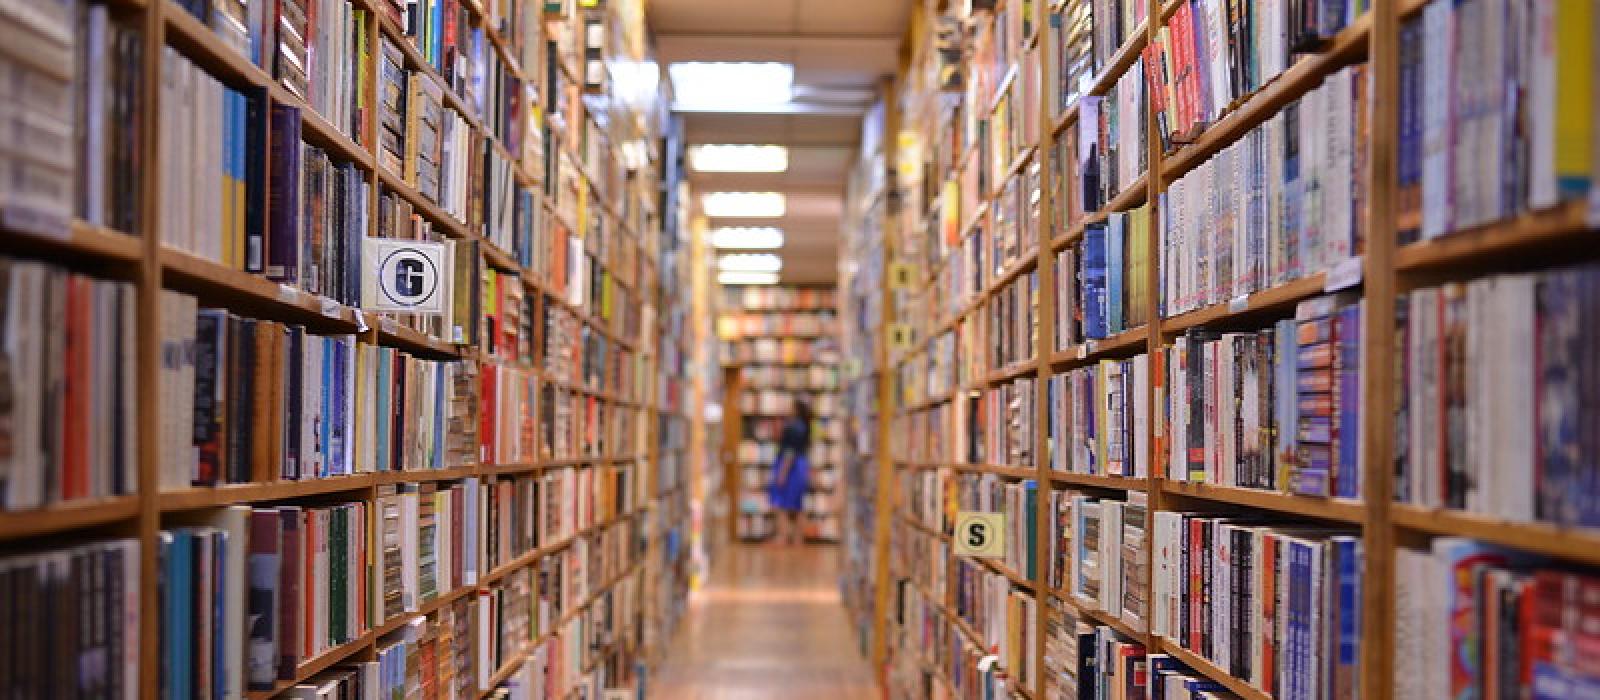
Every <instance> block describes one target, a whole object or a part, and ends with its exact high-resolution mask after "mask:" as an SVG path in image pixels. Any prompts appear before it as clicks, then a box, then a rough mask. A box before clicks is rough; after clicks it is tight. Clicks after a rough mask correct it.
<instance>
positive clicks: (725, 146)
mask: <svg viewBox="0 0 1600 700" xmlns="http://www.w3.org/2000/svg"><path fill="white" fill-rule="evenodd" d="M689 167H691V168H693V169H694V170H695V172H701V173H781V172H783V171H785V170H788V169H789V149H787V148H784V147H783V146H758V145H754V144H737V143H712V144H703V145H699V146H690V147H689Z"/></svg>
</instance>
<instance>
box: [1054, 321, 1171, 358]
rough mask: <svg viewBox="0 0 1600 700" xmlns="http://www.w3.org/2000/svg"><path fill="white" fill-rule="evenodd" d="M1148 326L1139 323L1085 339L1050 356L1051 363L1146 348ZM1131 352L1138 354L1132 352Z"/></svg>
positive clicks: (1106, 356) (1107, 355)
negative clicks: (1109, 334)
mask: <svg viewBox="0 0 1600 700" xmlns="http://www.w3.org/2000/svg"><path fill="white" fill-rule="evenodd" d="M1149 337H1150V327H1149V325H1147V324H1140V325H1139V326H1137V327H1135V328H1130V329H1128V330H1126V331H1123V332H1121V333H1118V334H1116V335H1113V336H1110V337H1108V338H1101V339H1098V340H1087V341H1084V342H1082V343H1079V344H1077V345H1074V346H1072V347H1071V348H1069V349H1067V350H1062V351H1060V352H1057V353H1055V354H1053V355H1051V356H1050V364H1051V365H1063V364H1075V363H1081V362H1089V361H1092V360H1099V359H1103V358H1110V357H1116V356H1120V355H1121V354H1122V353H1124V352H1132V351H1139V350H1145V349H1147V347H1146V343H1147V342H1148V340H1149ZM1132 354H1138V353H1137V352H1132Z"/></svg>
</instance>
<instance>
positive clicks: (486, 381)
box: [478, 363, 500, 464]
mask: <svg viewBox="0 0 1600 700" xmlns="http://www.w3.org/2000/svg"><path fill="white" fill-rule="evenodd" d="M486 364H487V363H486ZM499 371H500V367H499V366H498V365H488V366H486V367H484V368H483V374H482V377H483V379H482V382H483V387H482V390H481V392H480V393H481V394H482V395H481V396H479V401H480V402H481V404H480V405H481V410H480V411H479V412H478V451H479V453H480V454H479V455H478V460H479V461H481V462H482V463H484V464H497V463H498V462H497V460H498V455H496V454H495V432H494V423H495V420H494V415H495V411H494V406H495V399H494V386H495V375H496V374H498V373H499Z"/></svg>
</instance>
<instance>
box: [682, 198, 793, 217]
mask: <svg viewBox="0 0 1600 700" xmlns="http://www.w3.org/2000/svg"><path fill="white" fill-rule="evenodd" d="M702 201H703V203H704V204H705V214H706V216H709V217H713V218H717V217H721V218H730V219H772V218H777V217H780V216H783V212H784V198H783V193H781V192H708V193H706V196H705V199H704V200H702Z"/></svg>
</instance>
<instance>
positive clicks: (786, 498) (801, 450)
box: [767, 418, 811, 512]
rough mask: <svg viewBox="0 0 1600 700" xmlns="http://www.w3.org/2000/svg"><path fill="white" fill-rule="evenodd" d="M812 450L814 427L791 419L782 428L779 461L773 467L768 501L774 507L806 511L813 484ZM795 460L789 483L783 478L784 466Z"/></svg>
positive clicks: (779, 442) (790, 470)
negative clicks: (804, 509) (808, 492)
mask: <svg viewBox="0 0 1600 700" xmlns="http://www.w3.org/2000/svg"><path fill="white" fill-rule="evenodd" d="M810 447H811V426H808V425H806V424H805V422H804V421H801V420H799V419H796V418H790V419H789V421H788V422H787V423H785V424H784V426H783V437H782V438H781V439H780V440H779V441H778V458H777V459H776V460H774V461H773V463H772V485H771V486H768V487H767V498H768V500H770V501H771V502H772V507H773V508H777V509H779V510H786V511H790V512H798V511H799V510H801V509H802V508H804V507H805V500H806V486H807V485H808V484H809V483H810V482H811V461H810V460H809V459H807V457H806V452H808V451H809V450H810ZM789 458H793V459H794V466H793V467H791V468H790V469H789V475H788V478H786V479H781V480H780V479H779V478H778V477H779V476H781V475H782V469H783V463H784V461H785V460H786V459H789Z"/></svg>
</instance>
